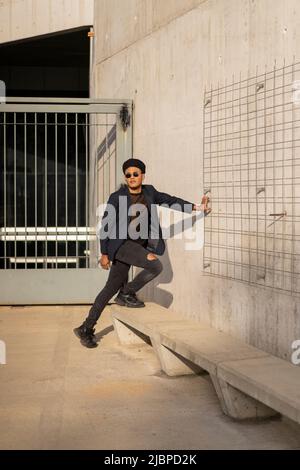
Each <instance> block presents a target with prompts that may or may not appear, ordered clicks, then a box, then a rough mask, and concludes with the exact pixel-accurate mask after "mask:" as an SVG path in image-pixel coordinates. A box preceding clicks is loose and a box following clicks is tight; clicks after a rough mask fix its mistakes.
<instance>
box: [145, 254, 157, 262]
mask: <svg viewBox="0 0 300 470" xmlns="http://www.w3.org/2000/svg"><path fill="white" fill-rule="evenodd" d="M147 259H149V260H150V261H153V260H155V259H157V257H156V256H155V255H154V254H153V253H148V254H147Z"/></svg>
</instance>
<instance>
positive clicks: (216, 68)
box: [94, 0, 300, 360]
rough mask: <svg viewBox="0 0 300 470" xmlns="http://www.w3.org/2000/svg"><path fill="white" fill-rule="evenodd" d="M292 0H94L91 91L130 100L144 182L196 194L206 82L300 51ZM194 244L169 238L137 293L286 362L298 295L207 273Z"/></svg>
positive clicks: (296, 332) (299, 322)
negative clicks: (154, 278) (156, 268)
mask: <svg viewBox="0 0 300 470" xmlns="http://www.w3.org/2000/svg"><path fill="white" fill-rule="evenodd" d="M297 7H299V1H298V0H288V1H286V0H207V1H201V0H166V1H163V2H162V1H160V0H142V1H141V0H122V1H120V0H96V1H95V32H96V37H95V64H94V79H95V93H96V96H99V97H100V96H101V97H103V98H123V97H126V98H132V99H134V102H135V115H134V153H135V155H136V156H139V157H140V158H142V159H143V160H144V161H145V162H146V164H147V175H146V179H145V183H151V184H154V185H155V186H156V187H157V188H158V189H159V190H161V191H165V192H168V193H170V194H176V195H178V196H181V197H183V198H185V199H188V200H191V201H199V199H200V197H201V194H202V190H203V188H202V181H203V175H202V164H203V160H202V148H203V137H202V113H203V105H202V102H203V93H204V89H205V87H207V88H208V87H210V85H211V84H212V85H213V87H214V88H216V87H217V85H218V82H220V84H225V81H226V80H231V79H232V75H233V74H236V76H238V77H239V75H240V73H241V74H242V77H244V78H245V77H246V75H247V72H248V70H249V73H250V75H251V74H252V75H255V73H256V67H258V72H264V70H265V66H266V67H267V68H269V69H270V68H272V67H273V65H274V60H276V61H277V63H278V64H283V59H284V58H285V60H286V63H289V62H291V61H292V58H293V55H295V56H296V58H297V57H298V58H299V57H300V28H299V25H300V12H299V8H297ZM202 256H203V253H202V251H201V250H199V251H185V250H184V242H183V241H180V240H169V241H168V243H167V250H166V253H165V255H164V256H163V258H162V261H163V263H164V265H165V270H164V272H163V273H162V274H161V276H160V278H159V281H160V284H159V286H157V285H152V286H151V288H146V289H144V292H143V296H144V298H147V297H148V296H150V297H151V296H154V299H155V300H156V301H157V302H159V303H161V304H162V305H165V306H170V308H172V309H174V310H178V311H181V312H183V313H184V314H185V315H187V316H189V317H194V318H199V319H201V320H205V321H208V322H210V323H211V324H212V325H213V326H215V327H218V328H220V329H223V330H224V331H227V332H230V333H232V334H233V335H235V336H238V337H241V338H244V339H245V340H246V341H247V342H249V343H251V344H253V345H256V346H258V347H260V348H262V349H264V350H266V351H269V352H271V353H273V354H276V355H278V356H280V357H283V358H286V359H287V360H289V359H290V355H291V352H292V350H291V343H292V341H293V340H295V339H297V338H300V305H299V301H298V300H297V299H296V298H293V297H292V296H290V295H286V294H281V293H280V292H278V291H274V290H270V289H266V288H263V287H252V286H249V285H247V284H243V283H240V282H232V281H229V280H224V279H218V278H209V277H207V276H203V273H202Z"/></svg>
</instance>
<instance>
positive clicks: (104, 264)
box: [99, 255, 110, 269]
mask: <svg viewBox="0 0 300 470" xmlns="http://www.w3.org/2000/svg"><path fill="white" fill-rule="evenodd" d="M99 263H100V265H101V268H102V269H109V268H110V261H109V258H108V255H101V258H100V260H99Z"/></svg>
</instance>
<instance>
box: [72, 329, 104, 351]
mask: <svg viewBox="0 0 300 470" xmlns="http://www.w3.org/2000/svg"><path fill="white" fill-rule="evenodd" d="M73 332H74V334H75V336H77V338H79V339H80V344H81V345H82V346H84V347H85V348H88V349H95V348H97V347H98V344H95V346H87V345H86V344H84V343H83V341H82V338H81V337H80V336H79V334H78V331H76V328H74V330H73Z"/></svg>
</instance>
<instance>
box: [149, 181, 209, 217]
mask: <svg viewBox="0 0 300 470" xmlns="http://www.w3.org/2000/svg"><path fill="white" fill-rule="evenodd" d="M153 189H154V199H155V203H156V204H159V205H161V204H167V205H168V206H172V205H173V204H177V205H179V207H180V209H176V206H174V209H175V210H181V211H182V212H188V213H191V212H192V211H199V210H200V211H203V212H204V214H205V215H207V213H209V212H210V209H208V207H207V204H208V202H209V198H208V197H207V196H202V201H201V204H196V203H193V202H190V201H186V200H184V199H182V198H180V197H177V196H171V195H170V194H167V193H162V192H160V191H157V189H155V188H154V186H153Z"/></svg>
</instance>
